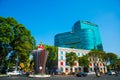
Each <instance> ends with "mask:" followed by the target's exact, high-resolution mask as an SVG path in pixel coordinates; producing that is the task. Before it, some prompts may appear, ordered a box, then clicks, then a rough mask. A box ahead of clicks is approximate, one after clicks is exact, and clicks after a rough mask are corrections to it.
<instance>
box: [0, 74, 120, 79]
mask: <svg viewBox="0 0 120 80" xmlns="http://www.w3.org/2000/svg"><path fill="white" fill-rule="evenodd" d="M0 80H120V76H115V75H112V76H111V75H102V76H101V77H96V76H95V75H88V76H87V77H76V76H51V77H49V78H30V77H23V76H14V77H7V76H0Z"/></svg>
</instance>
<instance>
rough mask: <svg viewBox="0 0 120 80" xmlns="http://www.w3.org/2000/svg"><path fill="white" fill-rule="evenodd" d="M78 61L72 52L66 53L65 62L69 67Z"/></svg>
mask: <svg viewBox="0 0 120 80" xmlns="http://www.w3.org/2000/svg"><path fill="white" fill-rule="evenodd" d="M77 60H78V56H77V55H76V53H74V52H70V53H66V62H67V63H68V65H69V66H70V67H73V66H74V62H75V61H77Z"/></svg>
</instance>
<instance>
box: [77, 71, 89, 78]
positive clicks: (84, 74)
mask: <svg viewBox="0 0 120 80" xmlns="http://www.w3.org/2000/svg"><path fill="white" fill-rule="evenodd" d="M76 76H77V77H82V76H83V77H85V76H87V73H85V72H79V73H77V74H76Z"/></svg>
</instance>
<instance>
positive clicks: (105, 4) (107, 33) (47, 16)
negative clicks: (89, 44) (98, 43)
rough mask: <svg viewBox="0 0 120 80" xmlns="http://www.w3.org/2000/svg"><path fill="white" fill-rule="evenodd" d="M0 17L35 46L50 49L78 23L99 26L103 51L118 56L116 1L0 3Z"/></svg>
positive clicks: (9, 0) (119, 29)
mask: <svg viewBox="0 0 120 80" xmlns="http://www.w3.org/2000/svg"><path fill="white" fill-rule="evenodd" d="M0 16H2V17H5V18H6V17H13V18H15V19H16V20H17V21H18V23H20V24H23V25H24V26H25V27H26V28H27V29H28V30H30V31H31V34H32V35H33V36H34V38H35V40H36V44H37V45H38V44H39V43H40V42H42V43H43V44H48V45H54V36H55V35H56V34H58V33H63V32H69V31H71V30H72V26H73V24H74V23H75V22H76V21H78V20H84V21H90V22H92V23H94V24H97V25H98V26H99V31H100V35H101V39H102V44H103V48H104V51H106V52H113V53H116V54H117V55H118V56H120V36H119V35H120V0H0Z"/></svg>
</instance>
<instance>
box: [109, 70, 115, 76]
mask: <svg viewBox="0 0 120 80" xmlns="http://www.w3.org/2000/svg"><path fill="white" fill-rule="evenodd" d="M107 74H108V75H115V71H108V73H107Z"/></svg>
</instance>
